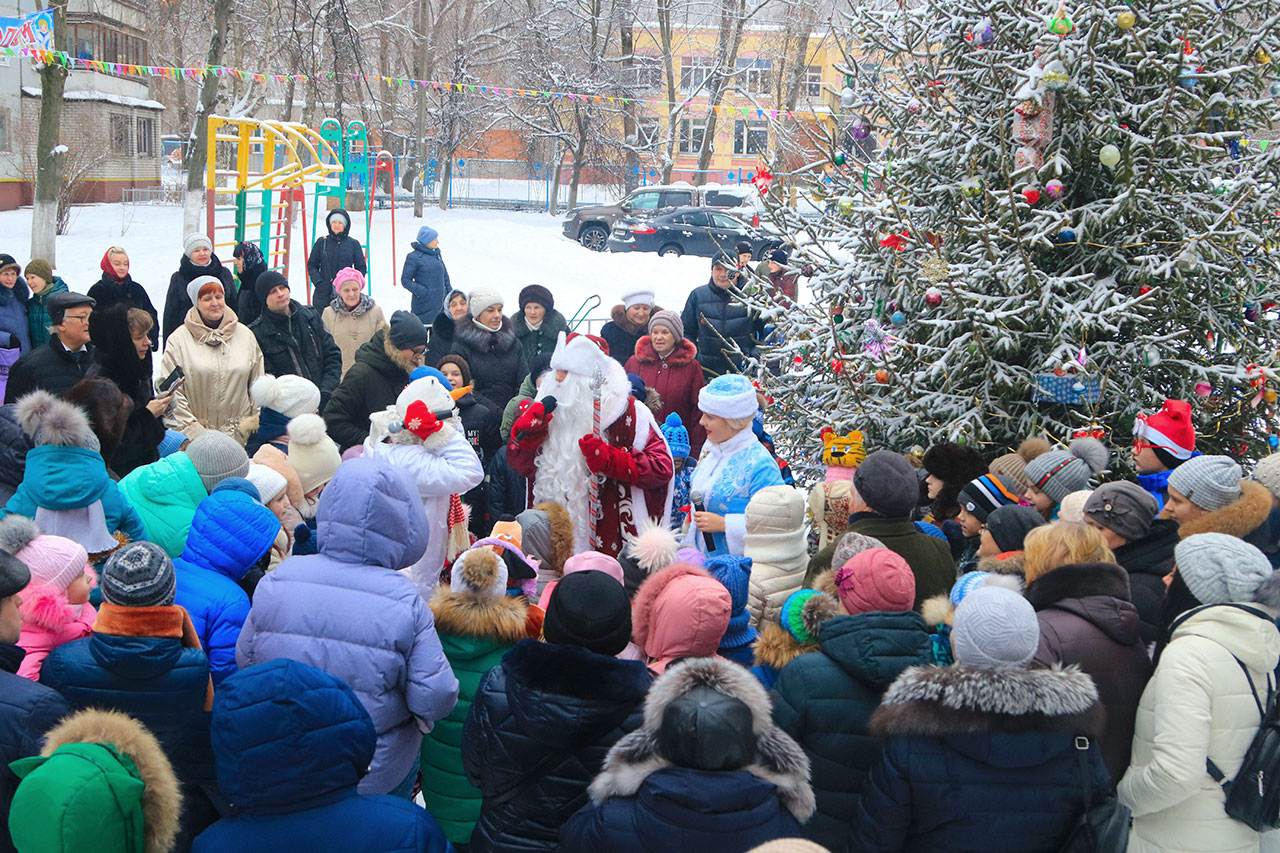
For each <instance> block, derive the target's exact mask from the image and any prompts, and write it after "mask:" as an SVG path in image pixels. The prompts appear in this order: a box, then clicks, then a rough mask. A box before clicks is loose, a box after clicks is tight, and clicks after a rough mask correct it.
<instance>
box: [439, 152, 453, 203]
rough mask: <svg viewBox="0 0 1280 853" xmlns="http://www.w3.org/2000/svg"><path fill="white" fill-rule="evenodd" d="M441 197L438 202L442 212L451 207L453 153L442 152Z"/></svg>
mask: <svg viewBox="0 0 1280 853" xmlns="http://www.w3.org/2000/svg"><path fill="white" fill-rule="evenodd" d="M439 172H440V195H439V197H438V199H437V202H438V204H439V206H440V209H441V210H444V209H446V208H447V207H448V206H449V182H450V181H451V180H453V152H452V151H441V152H440V169H439Z"/></svg>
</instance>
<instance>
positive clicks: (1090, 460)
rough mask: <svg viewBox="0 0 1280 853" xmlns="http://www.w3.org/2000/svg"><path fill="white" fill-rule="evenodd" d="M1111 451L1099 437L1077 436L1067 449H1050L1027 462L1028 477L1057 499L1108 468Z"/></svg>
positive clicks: (1037, 487) (1075, 490)
mask: <svg viewBox="0 0 1280 853" xmlns="http://www.w3.org/2000/svg"><path fill="white" fill-rule="evenodd" d="M1110 457H1111V452H1110V451H1109V450H1107V447H1106V445H1104V444H1103V443H1102V442H1100V441H1098V440H1097V439H1096V438H1077V439H1076V440H1075V441H1073V442H1071V444H1070V445H1069V446H1068V448H1067V449H1066V450H1050V451H1049V452H1048V453H1045V454H1043V455H1041V456H1037V457H1036V458H1035V459H1033V460H1032V461H1031V462H1029V463H1027V479H1028V480H1030V481H1031V485H1032V486H1033V487H1034V488H1036V489H1039V490H1040V491H1042V492H1044V493H1045V494H1046V495H1048V496H1049V498H1050V499H1051V500H1052V501H1053V502H1054V503H1061V502H1062V499H1063V498H1065V497H1066V496H1067V495H1069V494H1071V493H1072V492H1078V491H1080V490H1082V489H1087V488H1089V482H1090V481H1091V480H1092V479H1093V478H1094V476H1095V475H1097V474H1100V473H1102V472H1103V471H1104V470H1106V467H1107V462H1108V460H1109V459H1110Z"/></svg>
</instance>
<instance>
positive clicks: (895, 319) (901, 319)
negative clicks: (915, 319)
mask: <svg viewBox="0 0 1280 853" xmlns="http://www.w3.org/2000/svg"><path fill="white" fill-rule="evenodd" d="M889 322H890V323H893V325H895V326H905V325H907V315H906V314H903V313H902V312H901V311H894V312H893V314H891V315H889Z"/></svg>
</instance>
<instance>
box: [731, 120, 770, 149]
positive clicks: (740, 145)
mask: <svg viewBox="0 0 1280 853" xmlns="http://www.w3.org/2000/svg"><path fill="white" fill-rule="evenodd" d="M768 147H769V122H767V121H743V120H742V119H739V120H737V121H735V122H734V123H733V153H734V154H764V153H765V151H766V149H767V148H768Z"/></svg>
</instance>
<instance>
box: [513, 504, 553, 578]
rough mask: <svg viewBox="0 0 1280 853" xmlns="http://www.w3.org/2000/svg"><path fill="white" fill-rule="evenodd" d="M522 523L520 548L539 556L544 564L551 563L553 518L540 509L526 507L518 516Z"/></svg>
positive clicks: (518, 521)
mask: <svg viewBox="0 0 1280 853" xmlns="http://www.w3.org/2000/svg"><path fill="white" fill-rule="evenodd" d="M516 523H517V524H519V525H520V550H522V551H524V552H525V553H526V554H528V555H530V556H533V557H537V558H538V559H539V560H540V561H541V562H542V565H544V566H548V565H550V563H551V558H552V555H551V519H549V518H548V517H547V513H546V512H545V511H544V510H540V509H533V508H530V509H526V510H525V511H524V512H522V513H520V514H519V515H517V516H516Z"/></svg>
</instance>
